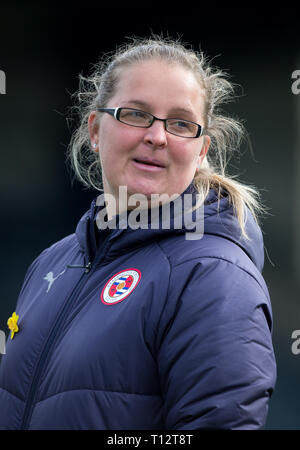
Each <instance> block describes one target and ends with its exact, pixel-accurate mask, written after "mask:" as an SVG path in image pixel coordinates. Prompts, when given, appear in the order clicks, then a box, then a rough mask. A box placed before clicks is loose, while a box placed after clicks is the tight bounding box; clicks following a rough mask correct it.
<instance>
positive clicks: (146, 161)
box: [134, 158, 166, 168]
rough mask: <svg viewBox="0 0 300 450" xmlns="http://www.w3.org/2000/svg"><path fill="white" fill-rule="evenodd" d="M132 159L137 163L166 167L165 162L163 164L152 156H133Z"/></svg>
mask: <svg viewBox="0 0 300 450" xmlns="http://www.w3.org/2000/svg"><path fill="white" fill-rule="evenodd" d="M134 161H135V162H136V163H138V164H145V165H147V166H152V167H153V166H154V167H160V168H164V167H166V166H165V164H163V163H162V162H161V161H158V160H157V159H152V158H135V159H134Z"/></svg>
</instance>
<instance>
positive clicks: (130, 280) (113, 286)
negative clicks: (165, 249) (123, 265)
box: [101, 269, 141, 305]
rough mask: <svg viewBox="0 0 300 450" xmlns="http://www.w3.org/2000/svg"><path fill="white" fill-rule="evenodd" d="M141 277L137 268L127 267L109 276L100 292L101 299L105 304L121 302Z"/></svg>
mask: <svg viewBox="0 0 300 450" xmlns="http://www.w3.org/2000/svg"><path fill="white" fill-rule="evenodd" d="M140 279H141V272H140V271H139V270H138V269H127V270H122V271H121V272H118V273H116V274H115V275H114V276H113V277H111V278H110V279H109V280H108V282H107V283H106V285H105V286H104V288H103V289H102V292H101V301H102V303H104V304H105V305H113V304H115V303H119V302H122V301H123V300H124V299H125V298H126V297H128V295H129V294H131V292H132V291H133V290H134V289H135V288H136V287H137V285H138V283H139V281H140Z"/></svg>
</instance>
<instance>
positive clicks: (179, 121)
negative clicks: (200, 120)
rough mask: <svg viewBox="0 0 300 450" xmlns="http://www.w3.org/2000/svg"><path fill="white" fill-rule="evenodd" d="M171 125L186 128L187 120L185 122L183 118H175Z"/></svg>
mask: <svg viewBox="0 0 300 450" xmlns="http://www.w3.org/2000/svg"><path fill="white" fill-rule="evenodd" d="M173 125H174V126H175V127H178V128H188V126H189V124H188V122H185V121H184V120H177V121H176V122H174V123H173Z"/></svg>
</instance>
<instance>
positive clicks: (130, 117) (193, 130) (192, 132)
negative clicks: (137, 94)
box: [97, 108, 203, 138]
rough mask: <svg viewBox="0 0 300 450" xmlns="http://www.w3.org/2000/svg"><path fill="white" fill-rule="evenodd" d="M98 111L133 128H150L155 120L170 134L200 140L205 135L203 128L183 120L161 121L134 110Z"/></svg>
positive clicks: (109, 109)
mask: <svg viewBox="0 0 300 450" xmlns="http://www.w3.org/2000/svg"><path fill="white" fill-rule="evenodd" d="M97 111H100V112H106V113H108V114H110V115H111V116H113V117H114V118H115V119H116V120H118V121H119V122H122V123H125V124H126V125H130V126H132V127H138V128H149V127H151V125H152V124H153V122H154V121H155V120H160V121H161V122H164V124H165V130H166V131H167V132H168V133H171V134H175V136H180V137H184V138H198V137H200V136H201V135H202V133H203V127H202V126H201V125H199V124H198V123H195V122H190V121H189V120H183V119H176V118H174V119H173V118H170V119H159V118H158V117H155V116H153V114H150V113H148V112H145V111H140V110H139V109H134V108H97Z"/></svg>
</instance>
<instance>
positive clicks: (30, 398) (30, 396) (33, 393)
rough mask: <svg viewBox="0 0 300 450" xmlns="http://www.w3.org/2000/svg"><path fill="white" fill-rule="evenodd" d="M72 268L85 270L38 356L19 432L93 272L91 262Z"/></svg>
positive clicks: (28, 416) (24, 423) (104, 251)
mask: <svg viewBox="0 0 300 450" xmlns="http://www.w3.org/2000/svg"><path fill="white" fill-rule="evenodd" d="M109 244H110V243H109V242H107V243H106V245H104V247H103V250H102V251H101V252H100V253H99V255H97V257H96V258H95V260H94V262H93V267H97V265H98V263H99V262H100V261H101V259H102V257H103V256H104V255H105V253H106V251H107V247H108V246H109ZM69 267H72V266H69ZM73 267H74V268H85V269H86V270H85V271H84V273H83V274H82V276H81V277H80V278H79V280H78V282H77V284H76V285H75V287H74V289H73V291H72V293H71V294H70V296H69V297H68V298H67V300H66V301H65V303H64V305H63V307H62V308H61V309H60V311H59V313H58V315H57V320H56V321H55V324H54V326H53V327H52V330H51V332H50V334H49V336H48V339H47V342H46V344H45V346H44V349H43V351H42V353H41V355H40V359H39V361H38V363H37V365H36V368H35V371H34V374H33V377H32V382H31V385H30V388H29V391H28V395H27V400H26V404H25V410H24V414H23V419H22V424H21V430H26V429H28V427H29V424H30V420H31V416H32V413H33V408H34V403H35V397H36V393H37V389H38V387H39V379H40V376H41V374H42V372H43V369H44V366H45V364H46V362H47V360H48V357H49V355H50V352H51V350H52V346H53V343H54V342H55V340H56V337H57V335H58V333H59V332H60V331H61V329H62V326H63V325H64V321H65V318H66V317H67V315H68V313H69V311H70V310H71V307H72V305H73V300H74V298H75V297H76V296H77V295H78V293H79V292H80V291H81V289H82V287H83V286H84V284H85V283H86V281H87V279H88V278H87V277H89V276H90V275H91V273H92V272H93V271H92V270H91V269H92V263H91V262H89V263H88V264H87V265H85V266H73Z"/></svg>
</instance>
